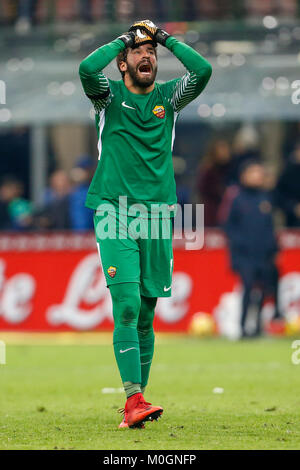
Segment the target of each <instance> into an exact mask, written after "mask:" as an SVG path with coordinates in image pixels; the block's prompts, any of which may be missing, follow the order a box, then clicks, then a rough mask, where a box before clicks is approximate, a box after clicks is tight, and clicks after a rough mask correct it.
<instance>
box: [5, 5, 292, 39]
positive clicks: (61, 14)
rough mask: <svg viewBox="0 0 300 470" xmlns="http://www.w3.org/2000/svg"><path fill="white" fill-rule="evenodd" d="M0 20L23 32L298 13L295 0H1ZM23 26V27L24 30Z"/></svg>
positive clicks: (285, 15) (290, 15) (288, 15)
mask: <svg viewBox="0 0 300 470" xmlns="http://www.w3.org/2000/svg"><path fill="white" fill-rule="evenodd" d="M0 8H1V9H0V20H1V22H2V23H7V24H11V23H13V22H15V23H16V27H17V30H19V31H20V32H22V31H23V32H25V31H26V30H28V29H29V28H30V26H31V25H32V24H37V23H45V22H49V21H50V22H52V21H61V20H62V21H68V20H79V21H84V22H94V21H99V20H100V21H116V22H122V21H127V20H132V19H136V18H137V17H140V16H142V17H143V16H145V15H147V16H149V17H151V18H155V21H195V20H196V21H198V20H208V19H213V20H214V19H238V18H245V17H249V18H251V17H260V16H264V15H270V14H273V15H278V16H283V17H289V18H293V17H295V16H298V15H299V11H300V2H299V0H242V1H236V0H223V1H220V0H209V1H199V0H185V1H182V0H164V1H161V0H144V1H143V2H140V1H137V0H54V1H49V0H22V1H21V0H2V1H1V6H0ZM26 28H27V29H26Z"/></svg>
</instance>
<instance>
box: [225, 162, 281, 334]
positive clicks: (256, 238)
mask: <svg viewBox="0 0 300 470" xmlns="http://www.w3.org/2000/svg"><path fill="white" fill-rule="evenodd" d="M264 177H265V175H264V168H263V166H262V165H261V164H260V163H259V162H257V161H255V160H252V161H248V162H245V163H244V164H243V166H242V167H241V171H240V187H239V190H238V192H237V193H236V195H235V197H234V198H233V200H232V204H231V207H230V210H229V215H228V218H227V220H226V222H225V225H224V228H225V232H226V234H227V237H228V241H229V249H230V255H231V264H232V269H233V271H235V272H236V273H238V274H239V275H240V277H241V281H242V283H243V287H244V293H243V300H242V312H241V331H242V335H243V336H249V335H248V332H247V331H246V318H247V313H248V311H249V308H250V306H251V305H253V304H256V307H257V323H256V329H255V332H254V336H256V335H259V334H260V331H261V324H260V322H261V320H260V316H261V310H262V306H263V302H264V298H265V295H266V294H273V295H274V300H275V314H274V318H280V314H279V311H278V299H277V297H278V296H277V290H278V271H277V267H276V265H275V260H274V258H275V255H276V252H277V250H278V247H277V243H276V239H275V234H274V228H273V220H272V199H271V197H270V192H269V191H268V192H267V191H265V190H264V189H263V188H264V184H265V181H264ZM255 293H256V294H257V295H256V301H255V302H254V301H253V296H254V295H255Z"/></svg>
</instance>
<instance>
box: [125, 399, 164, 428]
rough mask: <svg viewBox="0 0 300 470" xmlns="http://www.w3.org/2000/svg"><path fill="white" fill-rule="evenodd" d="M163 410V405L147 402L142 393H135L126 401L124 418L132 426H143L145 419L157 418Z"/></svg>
mask: <svg viewBox="0 0 300 470" xmlns="http://www.w3.org/2000/svg"><path fill="white" fill-rule="evenodd" d="M163 411H164V410H163V409H162V408H161V406H152V405H151V403H148V402H146V401H145V399H144V397H143V395H142V394H141V393H135V394H134V395H132V396H131V397H129V398H128V399H127V401H126V404H125V414H124V419H125V422H127V423H128V426H129V427H130V428H135V427H141V425H143V423H144V422H145V421H153V420H154V419H156V420H157V419H158V418H159V417H160V416H161V415H162V413H163ZM121 424H122V423H121ZM122 427H125V426H122Z"/></svg>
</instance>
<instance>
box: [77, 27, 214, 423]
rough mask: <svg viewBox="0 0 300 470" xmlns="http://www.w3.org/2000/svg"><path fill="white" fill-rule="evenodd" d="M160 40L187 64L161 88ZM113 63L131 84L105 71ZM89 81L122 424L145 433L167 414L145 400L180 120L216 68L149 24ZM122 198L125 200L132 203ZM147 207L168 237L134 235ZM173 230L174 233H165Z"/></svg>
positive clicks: (165, 286) (88, 62)
mask: <svg viewBox="0 0 300 470" xmlns="http://www.w3.org/2000/svg"><path fill="white" fill-rule="evenodd" d="M157 43H159V44H161V45H162V46H164V47H166V48H167V49H169V50H170V51H171V52H172V53H173V54H174V55H175V57H177V59H179V60H180V62H181V63H182V64H183V65H184V67H185V68H186V69H187V71H186V73H185V75H184V76H183V77H181V78H175V79H174V80H170V81H168V82H166V83H163V84H159V83H156V82H155V77H156V73H157V52H156V46H157ZM113 59H116V61H117V66H118V69H119V71H120V73H121V75H122V80H118V81H114V80H110V79H108V78H107V77H106V76H105V75H104V74H103V69H104V68H105V67H106V66H107V65H108V64H109V63H110V62H111V61H112V60H113ZM79 74H80V79H81V82H82V86H83V89H84V91H85V94H86V95H87V96H88V98H89V99H90V100H91V101H92V103H93V105H94V108H95V112H96V115H95V119H96V128H97V133H98V150H99V162H98V166H97V169H96V172H95V174H94V177H93V180H92V182H91V185H90V188H89V191H88V195H87V199H86V206H87V207H89V208H92V209H94V211H95V212H94V224H95V232H96V239H97V243H98V248H99V251H100V256H101V262H102V268H103V272H104V274H105V277H106V282H107V286H108V287H109V290H110V294H111V297H112V303H113V317H114V334H113V344H114V352H115V357H116V361H117V365H118V368H119V371H120V375H121V379H122V382H123V385H124V390H125V393H126V397H127V401H126V404H125V409H124V410H123V411H124V417H123V420H122V422H121V424H120V426H119V427H144V424H143V423H144V422H145V421H148V420H152V419H157V418H158V417H159V416H160V415H161V414H162V412H163V409H162V408H161V407H159V406H152V405H151V404H150V403H147V402H146V401H145V399H144V397H143V394H144V391H145V387H146V385H147V382H148V377H149V372H150V367H151V362H152V358H153V352H154V332H153V319H154V309H155V306H156V302H157V298H158V297H169V296H170V295H171V279H172V270H173V254H172V231H171V217H172V215H174V214H173V208H174V206H175V204H176V188H175V180H174V171H173V165H172V148H173V142H174V137H175V132H174V127H175V122H176V119H177V116H178V113H179V112H180V111H181V110H182V109H183V108H184V107H185V106H186V105H187V104H189V103H190V102H191V101H192V100H194V99H195V98H196V97H197V96H198V95H199V94H200V93H201V92H202V91H203V89H204V88H205V86H206V84H207V82H208V80H209V78H210V76H211V65H210V64H209V63H208V62H207V61H206V60H205V59H204V58H203V57H202V56H201V55H200V54H198V53H197V52H196V51H194V50H193V49H192V48H191V47H189V46H187V45H186V44H183V43H181V42H180V41H178V40H177V39H176V38H174V37H172V36H170V35H169V34H168V33H166V32H165V31H163V30H161V29H159V28H157V27H156V26H155V25H154V24H153V23H152V22H151V21H149V20H144V21H138V22H136V23H134V24H133V25H132V26H131V27H130V29H129V32H127V33H124V34H122V35H121V36H120V37H118V38H117V39H115V40H114V41H112V42H110V43H109V44H106V45H104V46H102V47H100V48H99V49H96V50H95V51H94V52H93V53H91V54H90V55H89V56H88V57H86V58H85V59H84V60H83V61H82V62H81V64H80V68H79ZM119 196H123V197H125V199H126V204H125V205H124V204H123V203H122V204H120V201H121V199H122V200H123V198H119ZM127 203H128V204H129V209H127ZM137 203H138V204H139V205H141V204H143V206H142V207H145V208H146V216H145V215H144V221H145V219H147V222H148V218H149V220H150V218H151V221H152V219H156V222H157V221H158V224H159V236H156V237H153V236H152V237H151V230H150V229H149V228H147V227H148V226H147V224H146V225H145V227H146V228H145V230H144V232H145V231H146V234H145V233H144V234H143V235H142V230H141V236H140V237H135V236H133V234H131V233H130V230H129V225H130V224H132V222H134V219H135V217H134V214H133V213H132V212H131V210H130V207H133V204H135V205H136V204H137ZM103 204H105V206H103ZM165 206H166V207H167V208H168V209H169V211H170V214H171V217H170V214H168V215H169V217H167V216H164V215H162V214H163V211H160V209H161V208H162V207H165ZM103 207H106V212H105V214H104V210H103ZM107 207H108V209H107ZM110 208H111V209H110ZM149 214H151V215H149ZM124 217H125V218H124ZM157 219H158V220H157ZM109 220H110V222H112V223H115V225H116V227H117V229H118V236H117V237H110V238H105V237H104V236H101V233H100V232H101V230H100V227H103V223H104V222H105V223H107V221H109ZM166 226H167V227H168V229H169V233H170V234H169V235H168V236H162V235H161V232H162V231H163V229H164V228H165V227H166ZM127 229H128V230H127ZM147 230H148V231H147ZM145 235H146V236H145Z"/></svg>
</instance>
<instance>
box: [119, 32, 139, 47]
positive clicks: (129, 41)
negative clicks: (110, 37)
mask: <svg viewBox="0 0 300 470" xmlns="http://www.w3.org/2000/svg"><path fill="white" fill-rule="evenodd" d="M117 39H121V41H123V42H124V44H125V47H132V46H133V45H134V40H135V33H134V32H133V31H129V32H127V33H123V34H121V36H119V37H118V38H117Z"/></svg>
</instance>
